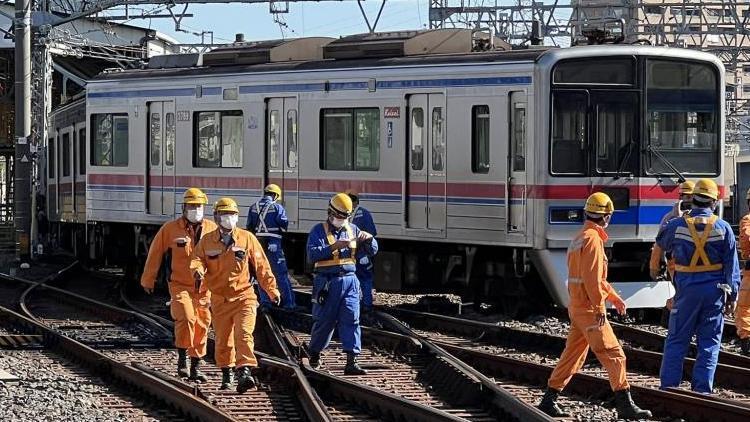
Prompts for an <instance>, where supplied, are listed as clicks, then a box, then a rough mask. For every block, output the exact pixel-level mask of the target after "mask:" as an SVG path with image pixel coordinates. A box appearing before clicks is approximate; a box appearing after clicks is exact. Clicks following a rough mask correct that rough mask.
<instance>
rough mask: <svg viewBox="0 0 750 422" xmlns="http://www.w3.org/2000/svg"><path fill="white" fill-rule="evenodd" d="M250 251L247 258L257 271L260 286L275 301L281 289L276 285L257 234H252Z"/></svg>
mask: <svg viewBox="0 0 750 422" xmlns="http://www.w3.org/2000/svg"><path fill="white" fill-rule="evenodd" d="M249 247H250V253H249V254H248V257H247V260H248V262H249V264H250V268H251V269H252V270H253V271H254V273H255V278H256V279H257V280H258V283H259V284H260V287H261V288H262V289H263V291H265V292H266V294H267V295H268V296H269V298H270V299H271V300H272V301H275V300H276V299H278V297H279V289H278V287H277V286H276V277H274V275H273V271H271V264H269V263H268V258H266V254H265V252H263V246H261V245H260V242H258V239H257V238H256V237H255V236H252V235H251V236H250V244H249Z"/></svg>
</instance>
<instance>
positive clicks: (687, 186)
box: [680, 180, 695, 195]
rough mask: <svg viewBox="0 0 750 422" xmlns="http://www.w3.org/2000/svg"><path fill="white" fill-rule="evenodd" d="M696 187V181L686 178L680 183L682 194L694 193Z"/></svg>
mask: <svg viewBox="0 0 750 422" xmlns="http://www.w3.org/2000/svg"><path fill="white" fill-rule="evenodd" d="M694 189H695V182H691V181H690V180H686V181H684V182H682V183H680V195H692V194H693V190H694Z"/></svg>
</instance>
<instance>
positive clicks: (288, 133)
mask: <svg viewBox="0 0 750 422" xmlns="http://www.w3.org/2000/svg"><path fill="white" fill-rule="evenodd" d="M266 109H267V110H268V116H267V118H266V121H267V130H266V154H267V157H266V163H267V165H266V181H267V183H276V184H277V185H279V186H280V187H281V190H282V195H281V199H282V203H283V204H284V208H286V211H287V216H288V217H289V228H290V229H296V228H297V227H298V225H299V218H298V210H299V179H298V177H299V170H298V168H299V166H298V147H299V144H298V134H299V127H298V122H299V113H298V111H297V99H296V98H294V97H284V98H269V99H268V106H267V107H266Z"/></svg>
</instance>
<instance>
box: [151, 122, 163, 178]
mask: <svg viewBox="0 0 750 422" xmlns="http://www.w3.org/2000/svg"><path fill="white" fill-rule="evenodd" d="M150 135H151V165H152V166H158V165H160V164H161V113H151V133H150Z"/></svg>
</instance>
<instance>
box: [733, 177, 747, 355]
mask: <svg viewBox="0 0 750 422" xmlns="http://www.w3.org/2000/svg"><path fill="white" fill-rule="evenodd" d="M745 199H747V204H748V206H750V190H748V191H747V195H745ZM740 254H741V255H742V259H744V260H745V269H744V270H743V271H742V284H741V285H740V292H739V294H738V295H737V309H736V310H735V311H734V324H735V326H736V327H737V336H738V337H739V338H740V349H742V354H744V355H750V213H748V214H745V216H744V217H742V219H741V220H740Z"/></svg>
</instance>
